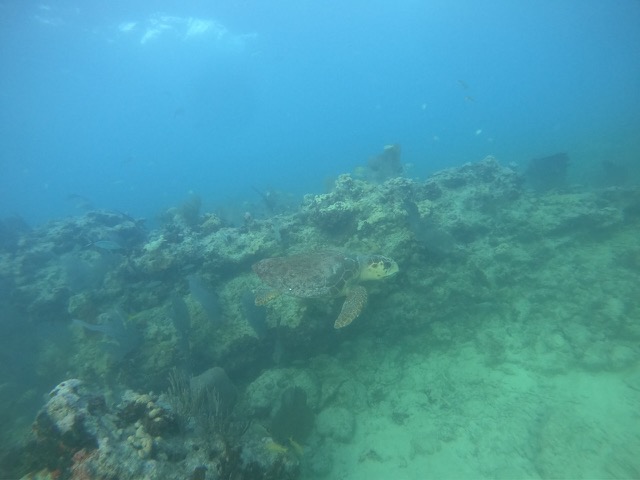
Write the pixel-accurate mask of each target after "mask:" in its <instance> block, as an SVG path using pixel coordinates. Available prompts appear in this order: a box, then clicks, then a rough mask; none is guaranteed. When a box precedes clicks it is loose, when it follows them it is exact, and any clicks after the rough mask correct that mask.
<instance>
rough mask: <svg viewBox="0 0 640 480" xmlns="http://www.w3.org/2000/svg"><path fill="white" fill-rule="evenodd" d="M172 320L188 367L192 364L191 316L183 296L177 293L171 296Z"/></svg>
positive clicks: (184, 361)
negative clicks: (190, 341) (190, 343)
mask: <svg viewBox="0 0 640 480" xmlns="http://www.w3.org/2000/svg"><path fill="white" fill-rule="evenodd" d="M171 313H172V315H171V318H172V320H173V326H174V327H175V329H176V333H177V335H178V341H177V347H178V349H179V351H180V354H181V358H182V362H183V364H184V365H185V366H186V367H188V366H189V365H190V363H191V348H190V345H189V333H190V332H191V316H190V315H189V308H188V307H187V304H186V303H185V302H184V299H183V298H182V296H181V295H179V294H178V293H176V292H173V293H172V294H171Z"/></svg>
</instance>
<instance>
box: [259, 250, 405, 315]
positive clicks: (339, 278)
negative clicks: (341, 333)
mask: <svg viewBox="0 0 640 480" xmlns="http://www.w3.org/2000/svg"><path fill="white" fill-rule="evenodd" d="M253 271H254V272H256V274H257V275H258V276H259V277H260V279H261V280H262V281H263V282H264V283H266V284H267V285H268V286H269V287H271V288H272V289H273V290H271V291H268V292H265V293H264V294H259V295H258V296H257V297H256V305H264V304H265V303H267V302H268V301H269V300H271V299H272V298H274V297H275V296H276V295H277V294H280V293H284V294H286V295H291V296H294V297H302V298H316V297H338V296H341V295H346V297H347V298H346V300H345V301H344V304H343V305H342V310H341V311H340V315H338V318H337V320H336V321H335V323H334V327H335V328H342V327H346V326H347V325H349V324H350V323H351V322H352V321H353V320H354V319H355V318H357V317H358V315H360V312H362V309H363V308H364V306H365V305H366V303H367V290H366V289H365V288H364V287H363V286H362V285H358V282H359V281H360V280H379V279H381V278H385V277H388V276H390V275H393V274H395V273H397V272H398V264H397V263H396V262H394V261H393V260H391V259H390V258H388V257H383V256H382V255H360V254H348V253H342V252H336V251H318V252H308V253H300V254H297V255H290V256H288V257H274V258H266V259H264V260H260V261H259V262H258V263H256V264H254V265H253Z"/></svg>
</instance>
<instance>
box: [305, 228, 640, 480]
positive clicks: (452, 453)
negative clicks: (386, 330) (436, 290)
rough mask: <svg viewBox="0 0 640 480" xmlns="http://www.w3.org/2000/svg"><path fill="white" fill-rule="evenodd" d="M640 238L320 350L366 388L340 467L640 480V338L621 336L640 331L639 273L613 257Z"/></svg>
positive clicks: (373, 474)
mask: <svg viewBox="0 0 640 480" xmlns="http://www.w3.org/2000/svg"><path fill="white" fill-rule="evenodd" d="M635 241H636V239H635V236H634V235H631V236H626V237H625V236H622V237H618V238H612V239H609V240H608V241H606V242H603V243H600V244H597V245H594V244H591V245H588V246H583V247H580V246H575V245H574V246H568V247H564V248H560V249H559V251H558V256H557V257H556V258H554V259H551V261H550V262H549V263H548V264H547V265H546V266H545V267H544V268H541V269H540V270H539V271H536V272H531V278H530V282H529V283H526V284H522V283H521V284H516V285H513V286H512V287H509V288H508V289H507V290H508V292H503V293H504V294H505V298H504V301H503V302H501V301H498V303H497V304H495V305H487V306H486V310H484V311H483V310H482V309H481V310H479V311H477V312H475V313H469V315H467V316H465V318H452V319H448V320H443V321H437V322H435V323H429V312H424V315H425V329H424V331H418V332H416V334H415V335H412V336H408V337H406V338H402V339H398V340H396V341H392V342H393V344H392V345H390V344H389V340H388V339H385V338H384V336H382V337H380V338H378V339H376V340H371V339H369V340H363V341H358V342H355V343H354V344H353V345H345V346H344V348H343V349H342V350H341V354H340V355H339V356H338V358H331V359H329V358H323V359H319V360H317V361H318V363H319V364H320V365H322V367H321V368H327V369H328V370H327V372H331V374H333V375H335V376H336V377H342V378H350V379H351V380H352V381H353V387H352V388H354V389H355V390H359V391H360V392H361V393H362V394H361V395H359V396H358V395H355V396H354V397H356V398H360V401H359V404H357V405H353V409H352V411H355V412H357V413H356V433H355V436H354V439H353V442H352V443H349V444H337V445H336V446H335V447H336V448H334V449H332V450H333V451H332V454H333V455H334V461H335V464H334V468H333V471H332V474H331V475H330V477H331V478H335V479H353V480H360V479H362V480H364V479H389V478H398V479H424V478H456V479H458V478H469V479H475V478H503V479H512V478H513V479H515V478H567V479H569V478H594V479H595V478H640V457H639V456H638V452H640V366H639V365H638V363H637V360H636V358H637V350H638V345H637V342H633V340H632V339H629V338H624V335H623V334H622V332H620V333H621V335H622V336H621V337H620V338H617V339H616V338H615V334H612V329H613V330H614V331H615V329H616V326H617V325H618V326H619V325H623V324H624V325H626V327H625V328H631V329H633V330H634V331H635V332H638V330H639V329H640V318H639V317H638V313H639V311H640V310H639V303H640V299H639V295H638V294H639V293H640V291H639V284H638V282H637V280H638V275H637V273H634V272H633V271H632V270H631V271H630V270H629V269H627V268H616V267H612V266H611V262H612V259H613V257H614V255H615V252H616V246H617V245H622V244H624V243H626V242H635ZM425 294H427V292H425ZM496 307H497V308H496ZM389 321H390V322H393V321H397V320H394V319H393V318H390V319H389ZM629 322H632V323H629ZM600 328H601V330H600Z"/></svg>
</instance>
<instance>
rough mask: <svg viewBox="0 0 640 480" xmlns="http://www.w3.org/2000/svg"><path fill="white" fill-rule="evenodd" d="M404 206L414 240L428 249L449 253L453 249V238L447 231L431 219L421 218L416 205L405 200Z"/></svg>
mask: <svg viewBox="0 0 640 480" xmlns="http://www.w3.org/2000/svg"><path fill="white" fill-rule="evenodd" d="M404 208H405V210H406V212H407V224H408V226H409V230H411V232H412V233H413V236H414V237H415V239H416V241H418V242H419V243H421V244H423V245H424V246H425V247H427V248H428V249H430V250H433V251H436V252H440V253H449V252H451V251H452V250H453V247H454V245H455V239H454V238H453V235H451V234H450V233H449V232H448V231H446V230H445V229H443V228H442V227H440V226H439V225H437V224H436V223H435V222H434V221H433V220H427V219H423V218H422V217H421V216H420V211H419V210H418V206H417V205H416V204H415V203H414V202H412V201H410V200H405V202H404Z"/></svg>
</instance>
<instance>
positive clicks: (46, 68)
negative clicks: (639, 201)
mask: <svg viewBox="0 0 640 480" xmlns="http://www.w3.org/2000/svg"><path fill="white" fill-rule="evenodd" d="M638 25H640V2H638V1H635V0H620V1H615V2H611V1H595V0H591V1H581V2H574V1H568V0H562V1H555V2H533V1H519V2H513V1H507V0H505V1H487V2H476V1H449V0H447V1H429V2H426V1H411V0H400V1H394V2H391V1H372V0H367V1H349V2H338V1H323V2H318V1H304V0H289V1H284V0H281V1H278V2H250V1H217V2H199V1H191V2H179V3H178V2H151V1H147V2H142V1H126V2H107V3H102V2H99V3H98V2H71V1H57V2H50V3H40V2H31V1H24V2H22V1H21V2H16V1H5V2H2V3H1V4H0V65H1V71H2V74H1V75H0V101H1V102H2V103H1V108H0V217H5V216H9V215H20V216H22V217H23V218H25V219H26V220H27V221H28V222H29V223H32V224H39V223H42V222H44V221H46V220H47V219H50V218H54V217H60V216H62V215H70V214H75V213H78V212H77V207H76V205H74V204H73V202H70V201H69V200H68V198H67V197H68V196H69V195H70V194H76V195H82V196H83V197H86V198H88V199H89V200H90V201H91V202H92V203H93V204H94V206H95V207H98V208H109V209H117V210H121V211H125V212H128V213H129V214H131V215H134V216H142V217H153V216H154V215H156V214H157V213H158V212H160V211H161V210H163V209H165V208H167V207H168V206H171V205H176V204H178V203H180V202H181V201H183V200H184V199H185V198H186V197H187V196H188V194H189V192H195V193H198V194H199V195H200V196H201V197H202V199H203V201H204V204H205V207H207V208H213V207H215V206H216V205H219V204H222V203H225V202H228V201H229V199H249V200H259V199H257V198H256V194H255V192H254V191H253V190H252V186H255V187H257V188H258V189H263V190H264V189H267V188H275V189H279V190H283V191H286V192H291V193H294V194H296V195H301V194H303V193H308V192H321V191H323V189H324V188H325V187H324V185H325V181H326V179H327V178H329V177H333V176H335V175H337V174H340V173H343V172H347V171H351V170H353V169H354V167H356V166H357V165H359V164H364V163H366V161H367V159H368V158H369V157H371V156H373V155H375V154H377V153H378V152H379V151H380V150H381V149H382V147H383V146H384V145H385V144H389V143H394V142H398V143H400V144H401V145H402V149H403V150H402V151H403V161H404V162H408V163H411V164H413V169H412V170H411V171H410V175H412V176H417V177H422V176H425V175H427V174H429V173H430V172H433V171H435V170H438V169H441V168H443V167H446V166H453V165H460V164H462V163H464V162H468V161H476V160H479V159H482V158H483V157H485V156H486V155H494V156H496V157H497V158H498V159H499V160H500V161H502V162H504V163H509V162H515V163H517V164H524V163H525V162H526V161H527V160H528V159H530V158H533V157H539V156H544V155H549V154H553V153H556V152H559V151H564V152H568V153H569V155H570V157H571V159H572V174H573V175H574V177H575V179H576V181H582V182H586V181H589V179H590V178H591V177H593V176H595V175H596V173H595V172H596V168H595V165H596V164H597V163H598V162H599V161H601V160H602V159H603V158H606V159H614V160H616V161H620V162H626V163H627V164H634V162H635V163H638V162H637V160H638V152H640V135H639V133H640V128H639V127H640V89H639V88H638V86H639V85H640V29H639V28H638Z"/></svg>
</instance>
